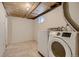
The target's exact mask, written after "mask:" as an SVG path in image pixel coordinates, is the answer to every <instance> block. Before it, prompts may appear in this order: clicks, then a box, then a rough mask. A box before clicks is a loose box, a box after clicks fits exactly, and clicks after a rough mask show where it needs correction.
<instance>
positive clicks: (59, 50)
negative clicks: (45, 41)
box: [49, 38, 72, 57]
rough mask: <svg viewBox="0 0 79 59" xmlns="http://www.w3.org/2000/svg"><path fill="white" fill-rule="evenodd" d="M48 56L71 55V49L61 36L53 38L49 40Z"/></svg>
mask: <svg viewBox="0 0 79 59" xmlns="http://www.w3.org/2000/svg"><path fill="white" fill-rule="evenodd" d="M49 56H50V57H71V56H72V51H71V49H70V47H69V46H68V44H67V43H66V42H65V41H64V40H62V39H61V38H54V39H52V40H50V41H49Z"/></svg>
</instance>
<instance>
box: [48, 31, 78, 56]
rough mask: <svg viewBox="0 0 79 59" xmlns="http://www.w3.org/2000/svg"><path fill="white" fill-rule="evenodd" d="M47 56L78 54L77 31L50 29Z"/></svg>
mask: <svg viewBox="0 0 79 59" xmlns="http://www.w3.org/2000/svg"><path fill="white" fill-rule="evenodd" d="M48 51H49V57H76V56H79V33H78V32H70V31H69V32H68V31H50V33H49V42H48Z"/></svg>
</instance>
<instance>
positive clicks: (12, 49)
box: [4, 40, 40, 57]
mask: <svg viewBox="0 0 79 59" xmlns="http://www.w3.org/2000/svg"><path fill="white" fill-rule="evenodd" d="M4 57H40V55H39V54H38V51H37V42H36V41H34V40H31V41H26V42H22V43H15V44H10V45H8V46H7V48H6V51H5V53H4Z"/></svg>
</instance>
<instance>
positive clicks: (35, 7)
mask: <svg viewBox="0 0 79 59" xmlns="http://www.w3.org/2000/svg"><path fill="white" fill-rule="evenodd" d="M40 4H41V2H39V3H38V5H37V6H36V7H35V8H34V9H33V10H32V11H31V12H30V13H29V14H28V16H29V15H31V13H32V12H33V11H34V10H35V9H36V8H37V7H38V6H39V5H40ZM28 16H27V17H28Z"/></svg>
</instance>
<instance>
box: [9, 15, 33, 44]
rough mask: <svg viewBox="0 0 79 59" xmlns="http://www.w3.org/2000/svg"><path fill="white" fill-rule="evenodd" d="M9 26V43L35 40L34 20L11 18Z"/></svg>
mask: <svg viewBox="0 0 79 59" xmlns="http://www.w3.org/2000/svg"><path fill="white" fill-rule="evenodd" d="M8 26H9V27H8V29H9V30H8V31H9V33H8V35H9V36H8V38H9V39H8V41H9V43H16V42H24V41H27V40H33V39H34V36H33V35H34V20H31V19H26V18H20V17H11V16H9V17H8Z"/></svg>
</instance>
